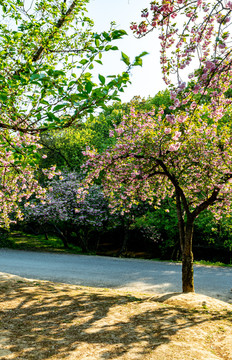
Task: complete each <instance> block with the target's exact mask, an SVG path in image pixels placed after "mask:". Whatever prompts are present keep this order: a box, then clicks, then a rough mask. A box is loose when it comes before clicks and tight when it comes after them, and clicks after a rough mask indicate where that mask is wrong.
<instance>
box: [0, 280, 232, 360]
mask: <svg viewBox="0 0 232 360" xmlns="http://www.w3.org/2000/svg"><path fill="white" fill-rule="evenodd" d="M0 359H1V360H8V359H18V360H27V359H28V360H29V359H30V360H32V359H35V360H40V359H41V360H45V359H48V360H50V359H51V360H59V359H68V360H72V359H78V360H85V359H86V360H103V359H118V360H130V359H131V360H132V359H133V360H153V359H154V360H180V359H181V360H186V359H192V360H193V359H194V360H196V359H201V360H216V359H225V360H232V305H231V304H228V303H226V302H222V301H220V300H216V299H214V298H211V297H207V296H203V295H198V294H178V293H172V294H166V295H160V296H159V295H156V296H152V297H151V295H145V294H140V293H135V292H134V293H133V294H132V293H128V292H125V291H124V292H123V291H116V290H109V289H96V288H89V287H83V286H74V285H66V284H55V283H51V282H48V281H29V280H26V279H23V278H20V277H17V276H11V275H7V274H0Z"/></svg>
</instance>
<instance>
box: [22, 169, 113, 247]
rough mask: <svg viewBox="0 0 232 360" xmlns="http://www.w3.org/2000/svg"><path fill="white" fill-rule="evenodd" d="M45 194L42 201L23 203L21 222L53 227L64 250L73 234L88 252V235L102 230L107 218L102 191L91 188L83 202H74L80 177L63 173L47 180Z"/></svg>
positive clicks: (95, 186) (70, 173) (78, 190)
mask: <svg viewBox="0 0 232 360" xmlns="http://www.w3.org/2000/svg"><path fill="white" fill-rule="evenodd" d="M47 185H48V191H47V193H46V195H45V196H44V199H43V200H42V201H39V200H37V199H31V200H30V201H28V202H25V203H24V209H23V213H24V223H36V224H39V225H41V226H42V227H45V228H46V226H47V225H48V226H52V227H53V228H54V229H55V232H56V233H57V234H58V236H59V237H60V238H61V240H62V241H63V244H64V246H65V247H68V245H69V242H70V234H71V233H75V234H76V237H77V239H76V241H75V243H76V244H78V245H80V247H81V248H82V250H83V251H88V250H89V248H88V238H89V233H90V232H91V231H93V230H96V229H101V228H102V227H103V225H104V224H105V223H106V222H107V220H108V218H109V211H108V206H107V201H106V199H105V198H104V196H103V192H102V190H101V188H100V187H99V186H97V185H94V186H92V187H91V188H90V190H89V193H88V195H87V196H86V198H85V199H84V200H83V201H79V202H77V201H76V198H77V195H78V193H79V192H80V176H79V175H78V174H77V173H75V172H63V173H62V175H60V176H59V177H54V178H53V179H51V180H50V181H48V184H47Z"/></svg>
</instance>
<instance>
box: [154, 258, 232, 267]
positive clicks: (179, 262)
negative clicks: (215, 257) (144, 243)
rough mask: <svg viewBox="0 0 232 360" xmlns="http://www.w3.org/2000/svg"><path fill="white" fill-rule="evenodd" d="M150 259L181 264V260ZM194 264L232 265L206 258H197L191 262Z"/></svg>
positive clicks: (231, 265)
mask: <svg viewBox="0 0 232 360" xmlns="http://www.w3.org/2000/svg"><path fill="white" fill-rule="evenodd" d="M151 260H152V261H161V262H167V261H168V262H171V263H177V264H181V260H168V259H166V260H164V259H159V258H156V259H151ZM193 264H194V265H206V266H207V265H208V266H219V267H232V264H224V263H222V262H220V261H216V262H213V261H206V260H198V261H194V262H193Z"/></svg>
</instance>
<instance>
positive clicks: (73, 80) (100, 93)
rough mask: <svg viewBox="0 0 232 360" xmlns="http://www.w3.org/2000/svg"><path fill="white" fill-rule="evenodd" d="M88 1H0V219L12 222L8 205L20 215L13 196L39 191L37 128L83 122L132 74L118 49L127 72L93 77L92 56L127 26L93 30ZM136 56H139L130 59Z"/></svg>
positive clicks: (98, 54)
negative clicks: (96, 81) (101, 30)
mask: <svg viewBox="0 0 232 360" xmlns="http://www.w3.org/2000/svg"><path fill="white" fill-rule="evenodd" d="M87 2H88V1H87V0H67V1H66V0H51V1H48V0H37V1H31V2H29V1H28V2H24V1H22V0H2V1H1V2H0V18H1V21H0V48H1V51H0V158H1V167H0V179H1V180H0V224H6V225H8V224H9V222H10V217H9V214H10V213H11V212H12V211H15V212H16V215H17V216H18V217H20V216H21V214H20V210H19V208H18V205H17V202H18V201H22V199H23V198H24V197H26V198H28V197H30V196H31V195H32V194H33V193H35V192H37V196H40V195H39V193H41V196H43V190H42V189H41V188H39V186H38V182H37V181H36V180H35V179H34V176H33V173H34V170H35V169H36V163H37V159H38V157H39V155H38V154H37V150H38V148H39V145H38V142H39V141H38V140H39V135H38V134H39V133H41V132H44V131H46V130H48V129H55V128H66V127H69V126H71V125H72V124H74V123H78V122H80V120H81V119H82V118H83V117H84V116H85V115H86V114H87V113H91V112H93V111H94V109H95V108H96V107H98V106H105V103H106V102H107V101H108V100H112V99H117V92H118V91H119V90H121V91H122V90H123V87H124V86H125V85H126V83H127V82H128V80H129V75H128V72H129V69H130V67H131V63H130V61H129V58H128V57H127V56H126V55H125V54H122V59H123V61H124V62H125V63H126V65H127V68H126V70H125V72H124V73H122V74H121V75H117V76H115V75H112V76H111V77H109V78H108V79H106V78H105V77H104V76H102V75H99V83H98V84H97V83H95V82H94V81H93V78H92V74H91V70H92V69H93V67H94V64H95V63H99V64H102V60H101V58H102V54H103V53H104V52H105V51H114V50H117V47H116V46H114V45H112V44H111V43H112V42H113V41H114V40H117V39H121V38H122V36H123V35H125V34H126V32H125V31H124V30H118V29H116V28H115V27H114V26H113V25H112V26H111V28H110V30H109V31H107V32H103V33H101V34H97V33H94V32H93V31H92V29H91V28H92V25H93V22H92V21H91V20H90V19H89V18H88V17H87V16H86V9H85V5H86V3H87ZM140 64H141V61H140V58H139V57H137V58H136V59H135V62H134V65H140ZM50 174H51V175H50V176H53V175H54V174H55V173H54V167H52V169H51V173H50ZM38 190H39V191H38Z"/></svg>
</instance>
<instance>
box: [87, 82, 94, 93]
mask: <svg viewBox="0 0 232 360" xmlns="http://www.w3.org/2000/svg"><path fill="white" fill-rule="evenodd" d="M92 88H93V83H92V82H91V81H89V82H87V83H86V85H85V90H86V91H87V93H88V94H90V93H91V91H92Z"/></svg>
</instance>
